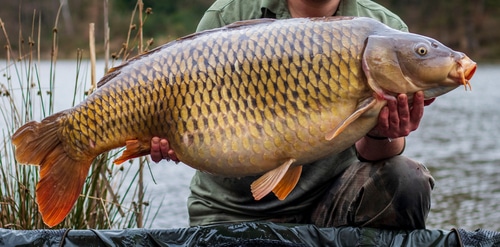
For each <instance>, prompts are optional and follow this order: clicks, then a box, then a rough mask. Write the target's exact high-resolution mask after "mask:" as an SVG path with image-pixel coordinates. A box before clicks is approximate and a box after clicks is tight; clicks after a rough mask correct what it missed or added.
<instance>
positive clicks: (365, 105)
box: [325, 97, 377, 141]
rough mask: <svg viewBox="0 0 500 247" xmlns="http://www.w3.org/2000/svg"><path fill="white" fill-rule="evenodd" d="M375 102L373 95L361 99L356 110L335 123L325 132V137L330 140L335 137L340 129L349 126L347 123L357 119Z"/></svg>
mask: <svg viewBox="0 0 500 247" xmlns="http://www.w3.org/2000/svg"><path fill="white" fill-rule="evenodd" d="M376 103H377V100H376V99H375V98H373V97H370V98H368V99H365V100H364V101H362V102H361V103H360V104H358V107H357V108H356V111H355V112H354V113H353V114H351V115H350V116H349V117H347V118H346V119H344V121H342V122H340V124H339V125H337V127H336V128H335V129H333V130H332V131H331V132H329V133H327V134H326V136H325V139H326V140H327V141H330V140H332V139H333V138H335V137H337V136H338V135H339V134H340V133H342V131H344V130H345V128H347V126H349V124H351V123H352V122H354V121H355V120H356V119H358V118H359V117H360V116H361V115H363V113H365V112H366V111H368V110H370V109H371V108H372V107H373V106H375V104H376Z"/></svg>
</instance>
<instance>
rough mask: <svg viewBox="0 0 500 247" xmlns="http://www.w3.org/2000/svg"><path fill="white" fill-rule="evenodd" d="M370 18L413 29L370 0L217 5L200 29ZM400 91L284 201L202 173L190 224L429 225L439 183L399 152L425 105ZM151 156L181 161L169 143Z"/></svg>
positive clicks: (306, 171)
mask: <svg viewBox="0 0 500 247" xmlns="http://www.w3.org/2000/svg"><path fill="white" fill-rule="evenodd" d="M323 16H365V17H371V18H374V19H377V20H379V21H381V22H383V23H385V24H386V25H388V26H390V27H392V28H395V29H399V30H402V31H408V27H407V26H406V24H405V23H404V22H403V21H402V20H401V19H400V18H399V17H398V16H397V15H395V14H394V13H392V12H390V11H389V10H387V9H385V8H384V7H382V6H380V5H379V4H377V3H375V2H372V1H370V0H261V1H245V0H217V1H215V3H214V4H213V5H212V6H211V7H210V8H209V9H208V10H207V11H206V13H205V15H204V16H203V18H202V19H201V21H200V23H199V25H198V30H197V31H202V30H207V29H212V28H217V27H222V26H224V25H227V24H230V23H233V22H236V21H242V20H250V19H259V18H275V19H286V18H300V17H323ZM410 97H412V100H411V102H410V103H409V96H408V95H406V94H400V95H398V96H397V98H396V100H394V101H391V100H390V101H388V103H387V105H386V106H385V107H384V108H383V109H382V110H381V112H380V114H379V117H378V124H377V126H376V127H375V128H374V129H373V130H371V131H370V132H369V133H368V134H367V135H366V136H364V137H363V138H361V139H360V140H359V141H357V142H356V143H355V145H353V146H352V147H350V148H348V149H346V150H345V151H343V152H341V153H339V154H335V155H332V156H330V157H327V158H324V159H321V160H317V161H315V162H313V164H311V165H307V166H304V168H303V170H302V174H301V177H300V180H299V182H298V184H297V185H296V187H295V189H294V190H293V191H292V192H291V193H290V194H289V195H288V197H287V198H286V199H284V200H279V199H277V198H276V197H275V196H274V195H272V194H269V195H267V196H265V197H263V198H262V199H260V200H255V199H254V197H253V196H252V194H251V193H250V192H249V191H248V187H249V186H250V184H251V183H252V182H253V181H254V180H255V179H256V178H257V177H254V176H251V177H242V178H225V177H221V176H217V175H211V174H208V173H204V172H200V171H196V174H195V175H194V177H193V179H192V182H191V195H190V196H189V199H188V205H189V216H190V225H207V224H215V223H229V222H244V221H272V222H280V223H306V224H315V225H317V226H319V227H330V226H346V225H348V226H360V227H378V228H390V229H421V228H425V220H426V217H427V215H428V212H429V210H430V205H431V190H432V188H433V186H434V180H433V178H432V176H431V175H430V173H429V171H428V170H427V168H426V167H425V166H424V165H422V164H420V163H419V162H417V161H413V160H411V159H409V158H406V157H404V156H402V155H401V153H403V151H404V149H405V137H406V136H408V135H409V134H410V133H411V132H412V131H414V130H416V129H417V128H418V126H419V123H420V120H421V118H422V116H423V111H424V106H425V105H428V104H430V103H431V102H432V101H433V99H429V100H424V94H423V93H422V92H417V93H416V94H415V95H411V96H410ZM151 158H152V160H153V161H155V162H159V161H160V160H161V159H172V160H174V161H178V159H177V157H176V155H175V152H174V150H172V149H170V147H169V143H168V140H166V139H161V138H159V137H154V138H153V139H152V141H151Z"/></svg>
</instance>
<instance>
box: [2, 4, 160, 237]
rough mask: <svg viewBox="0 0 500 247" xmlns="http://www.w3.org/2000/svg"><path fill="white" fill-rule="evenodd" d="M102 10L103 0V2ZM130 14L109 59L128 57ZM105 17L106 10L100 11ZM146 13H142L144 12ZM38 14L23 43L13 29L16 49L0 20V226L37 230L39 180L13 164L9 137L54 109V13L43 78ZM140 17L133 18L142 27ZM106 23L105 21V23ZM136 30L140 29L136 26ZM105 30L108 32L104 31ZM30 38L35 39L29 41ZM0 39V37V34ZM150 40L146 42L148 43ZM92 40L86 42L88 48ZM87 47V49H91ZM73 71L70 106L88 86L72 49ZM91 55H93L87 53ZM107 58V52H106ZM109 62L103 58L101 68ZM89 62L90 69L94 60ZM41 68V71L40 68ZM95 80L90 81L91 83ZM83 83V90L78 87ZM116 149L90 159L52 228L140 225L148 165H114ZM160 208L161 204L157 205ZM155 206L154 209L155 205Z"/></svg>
mask: <svg viewBox="0 0 500 247" xmlns="http://www.w3.org/2000/svg"><path fill="white" fill-rule="evenodd" d="M104 8H105V9H106V10H107V0H105V1H104ZM136 9H139V11H140V13H142V11H143V10H142V1H141V0H139V1H138V4H137V8H136ZM136 9H134V11H133V14H132V17H131V25H130V27H131V28H130V29H131V30H130V32H129V33H128V35H127V42H125V43H124V46H123V47H124V48H125V49H123V48H122V51H120V52H118V54H120V55H114V56H113V58H114V59H115V60H119V59H120V56H122V57H123V60H126V58H127V57H129V56H130V52H131V51H132V50H133V49H130V47H132V46H133V45H130V44H129V41H130V37H131V35H132V34H133V33H134V30H133V29H134V28H133V27H134V26H135V24H132V23H134V21H137V20H135V19H136V18H135V12H136ZM105 16H106V17H105V19H106V20H107V13H105ZM146 16H147V15H146ZM40 18H41V15H40V13H37V12H36V11H34V13H33V23H32V30H31V33H30V34H29V35H28V38H27V40H28V42H25V38H24V34H23V31H24V30H21V29H20V30H19V37H18V40H17V42H18V43H19V45H18V49H17V50H13V49H12V48H11V47H12V46H11V45H10V44H11V40H10V38H9V35H8V33H7V32H6V31H5V30H6V29H5V25H6V24H5V23H3V21H2V19H0V28H1V34H0V35H3V36H4V38H5V40H6V41H5V42H6V45H5V47H4V48H5V51H6V53H5V54H6V55H5V57H3V58H0V61H1V63H3V65H2V64H0V75H1V77H0V101H1V102H0V115H1V117H0V128H1V130H2V132H1V137H0V138H1V139H0V140H1V142H0V228H10V229H42V228H46V226H45V225H44V224H43V221H42V218H41V215H40V214H39V212H38V207H37V204H36V201H35V190H36V183H37V181H38V180H39V176H38V167H36V166H27V165H21V164H18V163H17V161H16V160H15V157H14V147H13V145H12V143H11V140H10V137H11V136H12V134H13V133H14V132H15V131H16V130H17V129H18V128H19V127H20V126H22V125H23V124H24V123H26V122H28V121H32V120H37V121H40V120H41V119H42V118H44V117H46V116H48V115H50V114H52V113H53V111H54V101H55V97H56V93H55V92H56V91H57V85H56V83H55V78H56V68H57V61H58V60H57V55H58V32H57V27H58V21H57V20H58V17H56V21H55V24H54V28H53V32H52V35H53V37H52V46H51V53H50V54H51V58H50V71H49V78H50V81H49V82H42V81H41V79H40V73H41V72H42V71H40V64H41V63H42V61H41V60H40V53H41V51H40V33H41V32H40ZM144 19H146V18H142V17H141V18H140V19H139V26H141V27H142V25H143V21H144ZM105 25H106V26H108V24H107V23H105ZM138 30H139V31H137V32H140V31H141V30H142V28H139V29H138ZM106 32H108V33H109V30H107V31H106ZM35 37H36V41H35ZM105 37H106V39H105V40H104V46H105V47H107V46H108V44H109V36H108V35H105ZM0 40H1V39H0ZM132 40H136V41H137V43H138V44H141V45H138V46H136V47H137V50H138V53H142V52H143V51H144V49H145V48H143V46H142V44H143V41H142V34H139V33H137V34H136V36H135V39H132ZM150 43H151V42H149V44H150ZM92 45H93V44H92V42H91V43H90V46H91V47H92ZM91 50H93V49H92V48H91ZM76 53H77V56H76V57H77V58H76V61H75V68H76V74H75V76H74V91H73V100H72V102H71V103H72V105H75V104H76V103H77V102H79V101H80V100H81V99H82V98H84V97H86V95H88V93H91V91H92V90H93V88H92V86H91V85H89V83H88V82H86V76H85V74H84V73H83V71H82V67H83V66H82V65H83V64H84V63H85V60H84V59H83V57H84V51H83V50H81V49H78V50H77V51H76ZM91 56H93V54H91ZM106 57H108V56H106ZM108 62H109V61H107V60H106V61H105V64H106V68H104V69H106V70H107V66H108ZM91 66H92V67H93V70H95V63H92V64H91ZM44 72H45V71H44ZM93 85H95V84H93ZM82 88H89V90H88V91H82V90H79V89H82ZM118 153H119V151H112V152H109V153H105V154H103V155H100V156H99V157H98V158H96V160H94V162H93V164H92V167H91V169H90V173H89V176H88V179H87V180H86V182H85V185H84V188H83V191H82V194H81V195H80V197H79V199H78V200H77V202H76V204H75V206H74V208H73V210H72V211H71V212H70V214H69V215H68V216H67V217H66V219H65V220H64V221H63V222H62V223H61V224H59V225H57V226H56V227H55V228H73V229H88V228H92V229H113V228H131V227H144V226H145V225H147V224H146V221H147V220H153V219H154V215H153V217H152V218H148V217H147V216H149V215H150V213H151V212H150V211H149V208H148V205H149V202H148V201H146V200H145V199H146V197H147V193H146V191H145V186H144V179H143V176H144V175H143V168H144V167H145V165H147V164H148V161H147V160H146V159H141V161H140V168H139V169H137V166H136V165H135V164H134V165H124V166H115V165H113V164H112V160H113V158H114V157H115V156H116V155H117V154H118ZM160 207H161V205H160ZM158 210H159V208H158Z"/></svg>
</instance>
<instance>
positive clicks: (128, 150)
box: [113, 140, 151, 165]
mask: <svg viewBox="0 0 500 247" xmlns="http://www.w3.org/2000/svg"><path fill="white" fill-rule="evenodd" d="M150 152H151V143H149V142H141V141H139V140H127V141H126V142H125V151H123V153H122V155H121V156H120V157H118V158H117V159H116V160H114V161H113V163H115V164H117V165H119V164H121V163H123V162H125V161H127V160H129V159H133V158H137V157H141V156H144V155H148V154H149V153H150Z"/></svg>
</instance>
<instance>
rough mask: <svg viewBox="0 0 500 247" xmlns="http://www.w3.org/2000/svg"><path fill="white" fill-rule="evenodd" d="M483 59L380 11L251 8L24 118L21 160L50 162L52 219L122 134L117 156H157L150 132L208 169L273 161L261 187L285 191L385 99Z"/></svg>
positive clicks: (366, 125)
mask: <svg viewBox="0 0 500 247" xmlns="http://www.w3.org/2000/svg"><path fill="white" fill-rule="evenodd" d="M475 69H476V64H475V63H474V62H473V61H472V60H470V59H469V58H468V57H467V56H465V55H464V54H463V53H460V52H456V51H453V50H451V49H449V48H447V47H446V46H444V45H442V44H441V43H439V42H438V41H436V40H434V39H431V38H428V37H424V36H420V35H417V34H412V33H404V32H400V31H397V30H394V29H391V28H389V27H387V26H386V25H384V24H382V23H380V22H378V21H376V20H373V19H369V18H346V17H344V18H313V19H288V20H268V19H262V20H253V21H243V22H237V23H234V24H231V25H229V26H226V27H223V28H219V29H214V30H209V31H204V32H200V33H196V34H193V35H189V36H186V37H184V38H180V39H178V40H175V41H172V42H170V43H167V44H165V45H163V46H160V47H158V48H157V49H154V50H152V51H150V52H148V53H146V54H144V55H141V56H138V57H136V58H133V59H131V60H130V61H128V62H126V63H125V64H123V65H121V66H118V67H116V68H113V69H111V70H110V71H109V72H108V73H107V74H106V75H105V76H104V77H103V78H102V79H101V81H100V83H99V88H98V89H97V90H96V91H95V92H94V93H92V94H91V95H89V97H88V98H87V99H86V100H84V101H83V102H81V103H80V104H79V105H77V106H75V107H73V108H71V109H67V110H64V111H61V112H59V113H56V114H53V115H51V116H48V117H47V118H45V119H43V120H42V121H41V122H35V121H32V122H29V123H26V124H25V125H24V126H22V127H21V128H19V129H18V130H17V131H16V132H15V134H14V135H13V136H12V143H13V144H14V145H15V146H16V150H15V155H16V159H17V161H18V162H20V163H22V164H33V165H39V166H40V181H39V182H38V184H37V189H36V200H37V203H38V206H39V210H40V212H41V214H42V217H43V220H44V222H45V224H47V225H48V226H51V227H52V226H54V225H56V224H58V223H60V222H61V221H62V220H63V219H64V218H65V217H66V215H67V214H68V212H69V211H70V210H71V208H72V206H73V204H74V202H75V201H76V199H77V198H78V196H79V195H80V192H81V190H82V186H83V184H84V181H85V179H86V177H87V175H88V171H89V167H90V165H91V163H92V161H93V160H94V158H95V157H97V155H99V154H101V153H103V152H106V151H109V150H112V149H115V148H118V147H122V146H126V150H125V151H124V152H123V155H122V156H121V157H119V158H118V159H117V160H116V161H115V163H117V164H119V163H122V162H124V161H126V160H128V159H131V158H134V157H139V156H143V155H147V154H149V153H150V140H151V138H152V137H153V136H160V137H164V138H167V139H168V140H169V142H170V146H171V147H172V148H173V150H174V151H175V153H176V154H177V157H178V158H179V159H180V160H181V161H182V162H183V163H185V164H187V165H189V166H191V167H193V168H196V169H199V170H201V171H205V172H209V173H213V174H218V175H221V176H227V177H241V176H248V175H258V174H263V175H262V176H261V177H260V178H259V179H257V180H256V181H255V182H254V183H253V184H252V186H251V190H252V193H253V195H254V198H255V199H256V200H259V199H261V198H262V197H264V196H265V195H267V194H268V193H270V192H271V191H273V192H274V194H275V195H276V196H277V197H278V198H279V199H281V200H282V199H284V198H286V197H287V195H288V194H289V193H290V192H291V191H292V189H293V188H294V187H295V185H296V183H297V181H298V179H299V177H300V174H301V171H302V165H304V164H308V163H310V162H312V161H314V160H317V159H320V158H322V157H325V156H327V155H331V154H333V153H338V152H341V151H343V150H344V149H346V148H348V147H349V146H351V145H353V144H354V143H355V142H356V141H357V140H359V139H360V138H361V137H363V136H364V135H365V134H366V133H367V132H368V131H370V130H371V129H372V128H373V127H374V126H375V125H376V122H377V117H378V114H379V112H380V110H381V108H382V107H383V106H385V105H386V103H387V101H388V100H395V96H396V95H398V94H401V93H405V94H408V95H409V96H412V95H413V94H414V93H415V92H417V91H423V92H424V95H425V97H426V98H433V97H437V96H439V95H442V94H444V93H447V92H449V91H451V90H453V89H454V88H457V87H458V86H460V85H465V86H466V88H467V86H469V87H470V84H469V80H470V79H471V77H472V75H473V74H474V71H475ZM249 189H250V188H249Z"/></svg>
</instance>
